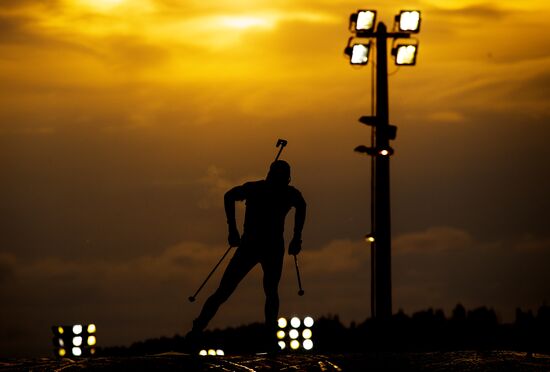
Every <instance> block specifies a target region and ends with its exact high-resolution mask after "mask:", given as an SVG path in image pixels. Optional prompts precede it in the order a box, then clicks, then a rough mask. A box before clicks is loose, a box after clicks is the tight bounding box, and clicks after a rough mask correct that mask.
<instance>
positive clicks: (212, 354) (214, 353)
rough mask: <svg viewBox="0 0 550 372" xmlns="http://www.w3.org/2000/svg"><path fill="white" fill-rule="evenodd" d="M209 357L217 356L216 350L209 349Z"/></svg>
mask: <svg viewBox="0 0 550 372" xmlns="http://www.w3.org/2000/svg"><path fill="white" fill-rule="evenodd" d="M208 355H211V356H216V350H214V349H209V350H208Z"/></svg>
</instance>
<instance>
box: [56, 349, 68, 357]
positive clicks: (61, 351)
mask: <svg viewBox="0 0 550 372" xmlns="http://www.w3.org/2000/svg"><path fill="white" fill-rule="evenodd" d="M57 354H58V355H59V356H60V357H64V356H65V355H66V354H67V351H66V350H65V349H59V351H58V352H57Z"/></svg>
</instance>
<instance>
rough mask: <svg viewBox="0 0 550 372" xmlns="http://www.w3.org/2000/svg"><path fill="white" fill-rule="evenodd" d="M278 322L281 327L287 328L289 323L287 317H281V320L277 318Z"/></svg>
mask: <svg viewBox="0 0 550 372" xmlns="http://www.w3.org/2000/svg"><path fill="white" fill-rule="evenodd" d="M277 324H278V325H279V328H286V326H287V325H288V323H287V321H286V319H285V318H279V320H277Z"/></svg>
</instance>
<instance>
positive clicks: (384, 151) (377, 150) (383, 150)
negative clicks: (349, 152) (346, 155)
mask: <svg viewBox="0 0 550 372" xmlns="http://www.w3.org/2000/svg"><path fill="white" fill-rule="evenodd" d="M353 151H355V152H359V153H362V154H367V155H370V156H391V155H393V149H392V148H391V147H389V146H388V147H367V146H364V145H360V146H357V147H356V148H355V149H354V150H353Z"/></svg>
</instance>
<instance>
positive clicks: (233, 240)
mask: <svg viewBox="0 0 550 372" xmlns="http://www.w3.org/2000/svg"><path fill="white" fill-rule="evenodd" d="M244 199H245V187H244V185H243V186H237V187H234V188H232V189H231V190H229V191H228V192H226V193H225V195H224V198H223V201H224V207H225V216H226V217H227V228H228V229H229V237H228V238H227V240H228V242H229V245H230V246H231V247H237V246H239V244H240V240H241V238H240V235H239V230H238V229H237V221H236V219H235V202H236V201H237V200H244Z"/></svg>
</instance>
